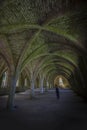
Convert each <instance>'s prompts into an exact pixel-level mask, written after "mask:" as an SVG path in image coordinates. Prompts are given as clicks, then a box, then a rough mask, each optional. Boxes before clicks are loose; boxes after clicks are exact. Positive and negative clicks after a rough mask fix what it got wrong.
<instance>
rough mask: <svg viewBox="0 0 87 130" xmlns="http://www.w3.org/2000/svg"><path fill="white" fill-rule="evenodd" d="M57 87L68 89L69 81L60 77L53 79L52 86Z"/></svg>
mask: <svg viewBox="0 0 87 130" xmlns="http://www.w3.org/2000/svg"><path fill="white" fill-rule="evenodd" d="M55 84H56V85H57V86H59V87H60V88H64V89H65V88H70V84H69V81H68V80H67V79H66V78H65V77H64V76H62V75H58V76H57V77H56V78H55V79H54V85H55Z"/></svg>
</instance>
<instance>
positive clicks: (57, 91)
mask: <svg viewBox="0 0 87 130" xmlns="http://www.w3.org/2000/svg"><path fill="white" fill-rule="evenodd" d="M55 89H56V96H57V99H59V88H58V86H57V84H55Z"/></svg>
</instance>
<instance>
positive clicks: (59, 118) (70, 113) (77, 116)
mask: <svg viewBox="0 0 87 130" xmlns="http://www.w3.org/2000/svg"><path fill="white" fill-rule="evenodd" d="M6 100H7V96H2V97H0V128H2V130H6V129H8V130H11V129H12V130H87V103H86V102H85V101H84V100H83V99H81V98H80V97H78V96H77V95H76V94H74V93H73V92H72V91H71V90H60V99H57V98H56V94H55V90H49V91H48V92H45V93H44V94H40V93H38V92H36V97H35V98H34V99H32V100H31V99H30V98H29V94H28V91H27V92H25V93H20V94H16V96H15V104H16V105H17V108H16V109H15V110H13V111H6V110H5V109H4V108H5V105H6Z"/></svg>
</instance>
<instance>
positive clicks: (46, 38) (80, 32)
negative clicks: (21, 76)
mask: <svg viewBox="0 0 87 130" xmlns="http://www.w3.org/2000/svg"><path fill="white" fill-rule="evenodd" d="M86 35H87V2H86V1H85V0H0V63H1V64H0V72H1V74H0V76H1V75H2V73H3V72H4V71H5V70H6V69H11V71H14V70H16V73H17V72H19V73H26V69H29V72H31V71H33V72H35V70H37V71H38V74H39V73H44V75H46V76H47V77H49V80H52V79H53V80H54V79H55V77H56V76H57V75H63V76H64V77H66V78H67V79H68V80H69V82H70V84H71V86H72V89H73V90H75V91H78V90H79V89H80V90H81V92H80V91H79V92H78V93H79V94H80V93H81V94H82V93H84V92H87V85H86V81H87V78H86V72H87V66H86V63H87V43H86V42H87V36H86ZM35 74H36V73H35ZM84 90H85V91H84Z"/></svg>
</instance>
